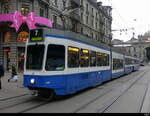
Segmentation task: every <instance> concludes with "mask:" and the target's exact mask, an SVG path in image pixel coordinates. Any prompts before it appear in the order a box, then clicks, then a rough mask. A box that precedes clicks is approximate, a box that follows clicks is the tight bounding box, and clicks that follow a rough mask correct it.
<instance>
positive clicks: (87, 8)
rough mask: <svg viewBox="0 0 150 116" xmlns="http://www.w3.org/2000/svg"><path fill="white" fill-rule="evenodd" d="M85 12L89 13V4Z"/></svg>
mask: <svg viewBox="0 0 150 116" xmlns="http://www.w3.org/2000/svg"><path fill="white" fill-rule="evenodd" d="M86 12H89V4H88V3H87V4H86Z"/></svg>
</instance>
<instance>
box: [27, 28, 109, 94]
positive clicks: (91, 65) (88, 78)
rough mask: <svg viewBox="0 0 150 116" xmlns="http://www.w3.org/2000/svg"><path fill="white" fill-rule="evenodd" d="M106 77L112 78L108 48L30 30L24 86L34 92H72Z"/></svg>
mask: <svg viewBox="0 0 150 116" xmlns="http://www.w3.org/2000/svg"><path fill="white" fill-rule="evenodd" d="M39 35H40V34H39ZM108 80H111V57H110V51H109V50H107V49H102V48H99V47H96V46H93V45H89V44H86V43H83V42H80V41H77V40H73V39H71V38H66V37H62V36H55V35H45V36H44V37H43V38H42V37H39V36H38V30H32V31H31V32H30V40H29V41H28V43H27V46H26V60H25V71H24V86H25V87H28V88H29V90H30V91H31V93H32V94H33V95H40V94H44V95H45V94H47V93H50V95H53V94H56V95H67V94H73V93H75V92H77V91H80V90H82V89H85V88H87V87H91V86H96V85H98V84H101V83H102V82H105V81H108ZM48 95H49V94H48Z"/></svg>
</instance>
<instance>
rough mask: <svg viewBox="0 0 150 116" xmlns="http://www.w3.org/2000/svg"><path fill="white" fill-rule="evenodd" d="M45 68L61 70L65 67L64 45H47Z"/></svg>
mask: <svg viewBox="0 0 150 116" xmlns="http://www.w3.org/2000/svg"><path fill="white" fill-rule="evenodd" d="M45 69H46V70H47V71H62V70H64V69H65V46H63V45H53V44H50V45H49V46H48V51H47V58H46V65H45Z"/></svg>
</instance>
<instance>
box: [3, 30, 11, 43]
mask: <svg viewBox="0 0 150 116" xmlns="http://www.w3.org/2000/svg"><path fill="white" fill-rule="evenodd" d="M7 42H12V38H11V32H9V31H8V32H5V33H4V43H7Z"/></svg>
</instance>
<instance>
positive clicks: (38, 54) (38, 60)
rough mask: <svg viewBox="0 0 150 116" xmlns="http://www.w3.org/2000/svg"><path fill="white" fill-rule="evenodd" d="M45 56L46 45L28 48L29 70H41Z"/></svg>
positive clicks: (27, 65)
mask: <svg viewBox="0 0 150 116" xmlns="http://www.w3.org/2000/svg"><path fill="white" fill-rule="evenodd" d="M43 56H44V45H30V46H28V47H27V63H26V68H27V69H33V70H41V69H42V62H43Z"/></svg>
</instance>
